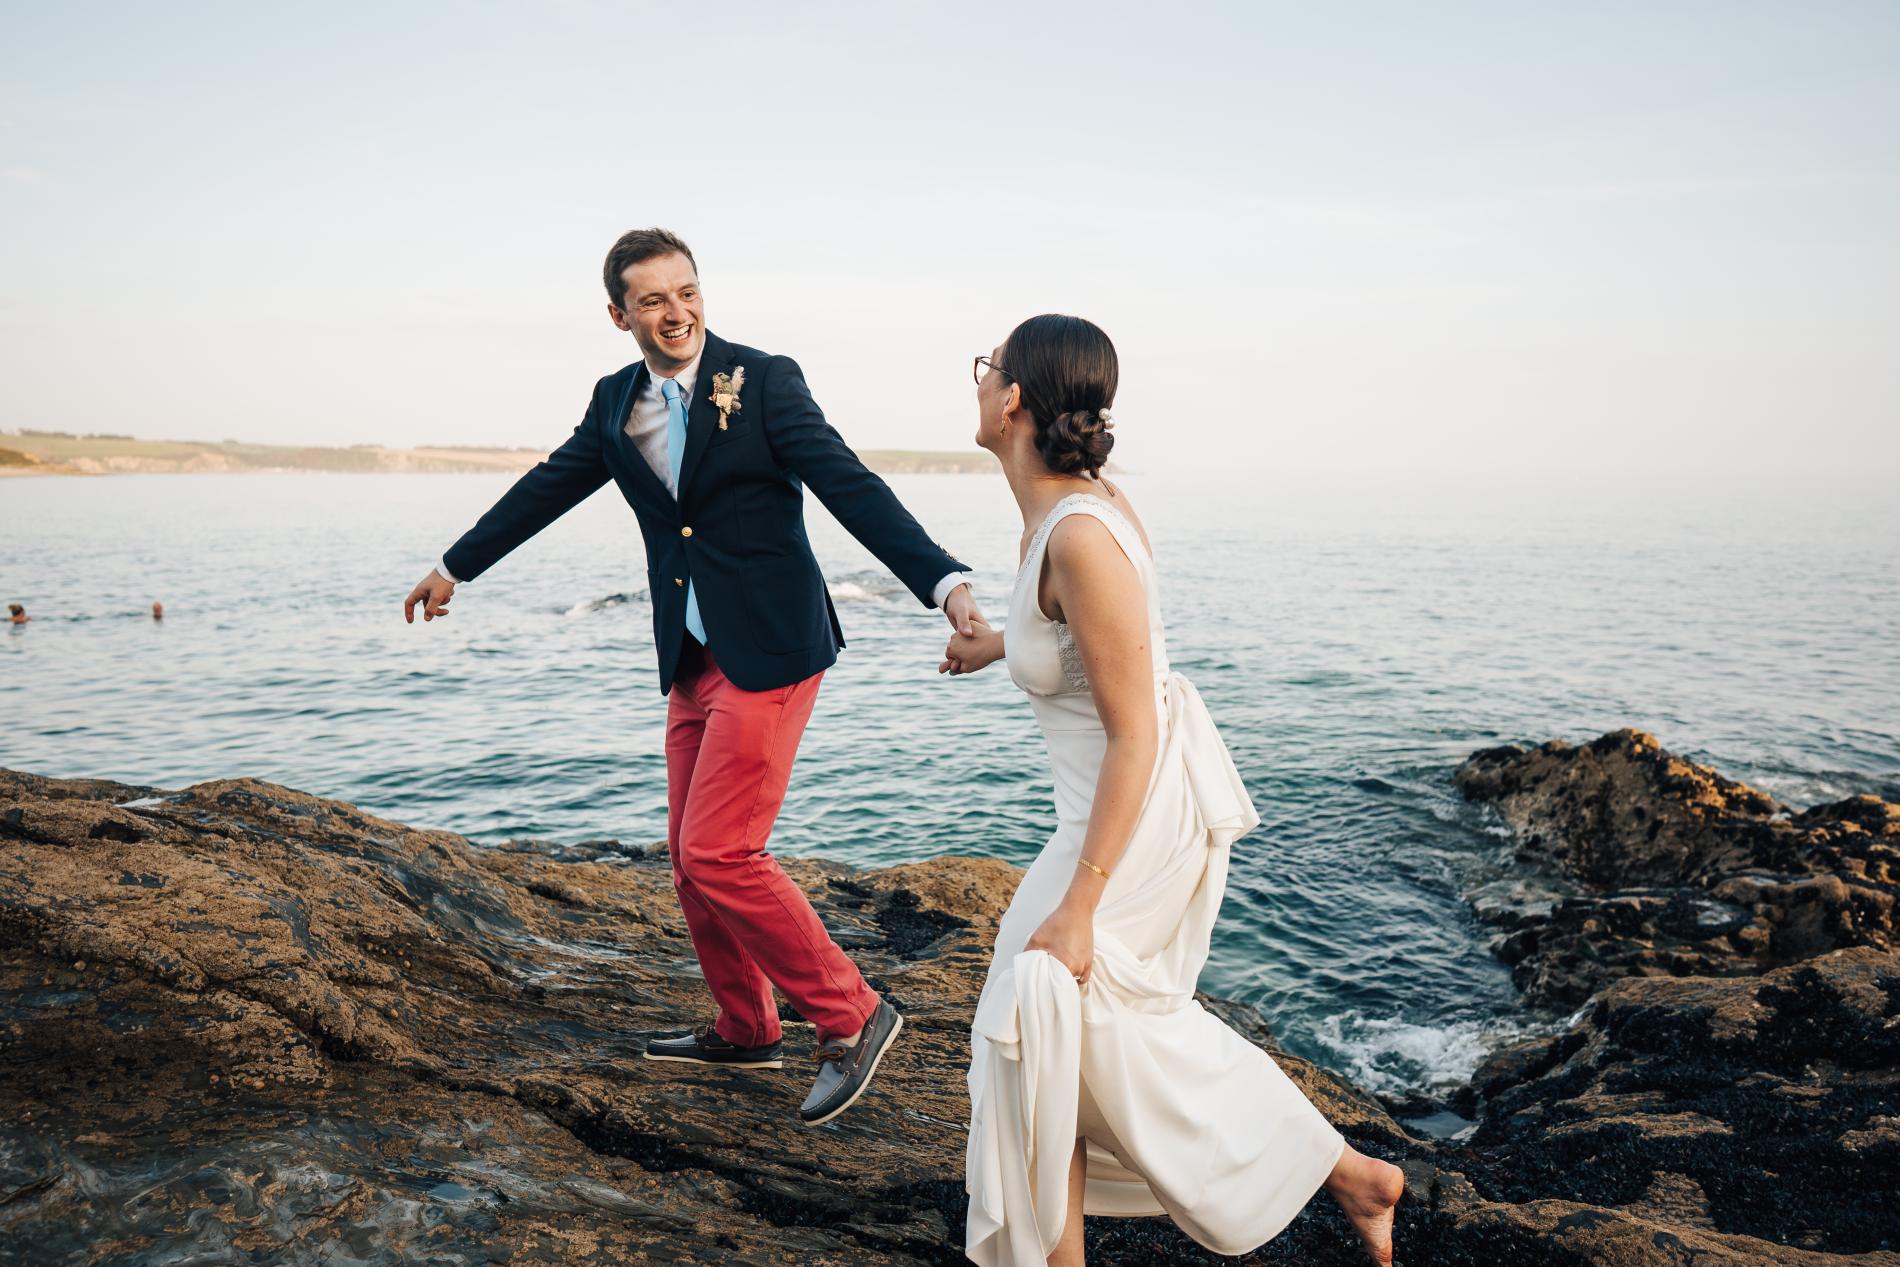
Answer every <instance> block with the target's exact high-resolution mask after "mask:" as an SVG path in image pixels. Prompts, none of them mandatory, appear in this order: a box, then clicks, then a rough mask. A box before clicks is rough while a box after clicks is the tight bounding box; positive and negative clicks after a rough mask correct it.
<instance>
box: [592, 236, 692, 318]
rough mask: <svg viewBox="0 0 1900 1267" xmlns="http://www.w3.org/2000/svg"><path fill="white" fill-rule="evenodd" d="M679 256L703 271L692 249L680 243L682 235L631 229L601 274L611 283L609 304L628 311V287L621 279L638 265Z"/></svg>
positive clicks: (603, 279) (614, 249)
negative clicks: (628, 270) (625, 308)
mask: <svg viewBox="0 0 1900 1267" xmlns="http://www.w3.org/2000/svg"><path fill="white" fill-rule="evenodd" d="M675 252H678V253H679V254H681V255H684V256H685V257H686V260H687V262H688V263H690V264H691V265H692V266H693V271H694V272H695V273H697V272H698V271H699V261H698V260H696V259H694V258H693V251H692V248H691V247H689V246H687V245H686V243H684V242H682V241H680V239H679V235H678V234H674V233H668V232H667V231H666V230H665V229H628V230H627V231H626V232H625V233H623V234H621V235H620V240H619V241H618V242H615V243H614V245H613V249H612V250H610V251H608V252H607V264H606V267H605V268H603V269H602V270H601V280H602V281H604V282H606V283H607V298H608V300H609V301H611V302H612V304H613V305H614V307H616V308H621V307H625V306H626V302H627V284H626V282H625V281H624V280H622V277H621V275H622V274H623V273H625V272H626V271H627V269H628V268H629V267H631V266H632V265H634V264H639V263H643V262H644V261H646V260H650V259H652V258H654V257H655V256H658V255H672V254H674V253H675Z"/></svg>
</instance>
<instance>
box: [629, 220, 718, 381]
mask: <svg viewBox="0 0 1900 1267" xmlns="http://www.w3.org/2000/svg"><path fill="white" fill-rule="evenodd" d="M620 278H621V280H622V281H623V282H625V283H626V291H625V296H626V307H624V308H622V307H620V306H618V305H616V304H609V305H607V315H608V316H610V317H612V318H613V323H614V324H615V325H617V326H619V327H620V328H621V329H622V330H626V331H629V332H631V333H632V335H633V338H634V342H636V343H638V344H639V345H640V353H641V355H642V356H644V357H645V358H646V363H647V368H648V369H649V370H651V371H653V372H654V373H655V374H658V375H659V376H660V377H662V378H672V377H673V376H674V375H675V374H677V373H679V372H680V371H681V370H683V369H685V368H686V367H687V366H688V365H691V364H692V363H693V358H694V357H696V356H698V355H699V352H700V349H701V348H703V347H705V346H706V305H705V300H704V299H703V298H702V297H701V295H700V293H699V271H698V270H697V269H695V268H694V267H693V262H692V261H691V260H689V259H687V258H686V257H685V256H684V255H681V254H679V253H678V252H677V251H675V252H672V253H669V254H666V255H656V256H654V257H653V258H652V259H648V260H641V261H640V262H639V263H638V264H629V265H627V267H626V270H625V271H624V272H622V273H621V274H620Z"/></svg>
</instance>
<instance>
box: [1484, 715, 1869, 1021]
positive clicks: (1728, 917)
mask: <svg viewBox="0 0 1900 1267" xmlns="http://www.w3.org/2000/svg"><path fill="white" fill-rule="evenodd" d="M1454 778H1455V781H1456V782H1457V784H1458V787H1459V788H1460V789H1461V790H1462V791H1463V792H1464V794H1465V795H1466V796H1468V797H1470V798H1472V799H1473V800H1481V801H1486V802H1489V803H1490V804H1491V805H1493V806H1495V807H1496V809H1497V811H1498V813H1499V814H1500V815H1501V816H1502V817H1503V819H1504V821H1505V822H1506V823H1507V824H1509V826H1510V827H1511V828H1512V830H1513V832H1514V833H1515V837H1516V841H1517V845H1518V857H1519V858H1520V859H1521V860H1523V861H1524V862H1526V863H1531V864H1535V865H1542V866H1545V867H1548V868H1551V869H1553V871H1554V873H1555V874H1554V876H1553V877H1552V884H1553V886H1554V887H1553V889H1546V890H1540V891H1535V892H1531V893H1525V892H1523V891H1520V892H1516V893H1504V894H1498V893H1489V894H1484V895H1481V897H1480V900H1479V902H1478V904H1477V909H1478V913H1479V914H1480V916H1481V917H1484V918H1487V919H1490V920H1492V921H1493V922H1495V923H1497V924H1500V925H1502V926H1503V927H1504V929H1505V930H1506V931H1505V934H1504V936H1503V937H1502V938H1501V939H1500V941H1499V942H1498V945H1497V952H1498V954H1499V955H1500V956H1501V957H1502V958H1503V959H1504V960H1505V962H1507V963H1509V964H1511V965H1512V973H1513V977H1514V979H1515V980H1516V982H1517V985H1518V987H1519V988H1520V989H1522V990H1523V991H1524V993H1525V996H1526V999H1527V1001H1529V1002H1532V1003H1536V1004H1548V1005H1556V1006H1564V1007H1570V1006H1574V1005H1576V1004H1579V1003H1581V1002H1583V1000H1585V999H1587V998H1589V997H1590V996H1591V995H1593V994H1595V993H1596V992H1597V991H1598V990H1600V989H1602V988H1603V987H1604V986H1606V985H1608V984H1609V983H1610V982H1612V981H1614V980H1616V979H1617V978H1619V977H1626V976H1678V977H1680V976H1737V975H1744V974H1754V973H1760V972H1764V971H1767V970H1769V969H1772V968H1776V967H1780V966H1783V965H1787V964H1794V963H1799V962H1801V961H1802V960H1804V959H1808V958H1810V957H1812V956H1814V955H1818V954H1822V953H1825V952H1827V951H1829V950H1836V949H1843V948H1846V947H1853V946H1866V947H1870V948H1873V949H1877V950H1889V951H1890V950H1893V949H1895V948H1896V947H1897V946H1900V933H1897V931H1896V918H1897V917H1900V806H1894V805H1889V804H1888V803H1887V802H1885V801H1882V800H1880V799H1879V798H1877V797H1872V796H1859V797H1853V798H1851V799H1849V800H1845V801H1838V802H1835V803H1833V804H1829V805H1816V806H1814V807H1813V808H1811V809H1808V810H1805V811H1803V812H1801V813H1799V814H1795V813H1792V812H1791V811H1790V810H1789V809H1788V808H1787V807H1786V806H1784V805H1782V804H1780V803H1779V802H1777V801H1775V800H1774V799H1773V798H1772V797H1770V796H1768V795H1766V794H1765V793H1763V792H1759V791H1757V790H1755V789H1754V788H1752V787H1749V786H1748V785H1746V784H1743V783H1736V782H1733V781H1731V780H1729V779H1725V778H1723V777H1722V776H1721V775H1719V774H1717V773H1716V772H1715V771H1713V770H1710V769H1708V768H1707V767H1706V766H1699V765H1696V764H1694V763H1692V762H1688V761H1684V760H1683V759H1682V758H1680V757H1677V756H1674V755H1673V754H1671V753H1668V752H1665V751H1664V750H1663V748H1662V746H1661V745H1660V744H1659V743H1657V741H1656V739H1655V737H1654V736H1652V735H1647V734H1644V733H1643V732H1641V731H1637V730H1620V731H1617V732H1616V733H1614V734H1609V735H1605V736H1603V737H1602V738H1600V739H1597V740H1595V741H1593V742H1591V743H1588V744H1584V745H1583V746H1581V747H1573V746H1571V745H1570V744H1566V743H1563V742H1561V741H1556V742H1552V743H1547V744H1544V745H1542V746H1541V747H1538V748H1494V749H1490V750H1488V751H1485V752H1479V753H1476V754H1474V755H1473V756H1471V757H1469V758H1468V759H1467V760H1466V761H1465V762H1464V764H1462V765H1461V766H1459V767H1458V770H1457V773H1456V775H1455V776H1454ZM1515 883H1516V884H1517V885H1519V886H1520V890H1521V886H1522V882H1521V881H1518V882H1515Z"/></svg>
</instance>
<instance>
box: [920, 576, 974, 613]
mask: <svg viewBox="0 0 1900 1267" xmlns="http://www.w3.org/2000/svg"><path fill="white" fill-rule="evenodd" d="M969 584H970V574H969V573H968V572H952V573H951V574H950V575H948V576H946V577H944V578H943V579H942V580H941V581H938V582H937V588H936V589H934V590H932V591H930V605H931V606H932V607H942V606H943V604H944V600H946V599H948V598H949V597H950V591H951V590H953V589H955V588H956V587H957V586H959V585H969ZM970 592H971V593H973V594H974V593H975V592H976V589H975V587H974V586H972V587H971V590H970Z"/></svg>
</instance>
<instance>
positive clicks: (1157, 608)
mask: <svg viewBox="0 0 1900 1267" xmlns="http://www.w3.org/2000/svg"><path fill="white" fill-rule="evenodd" d="M1072 514H1087V515H1093V516H1095V517H1096V518H1098V519H1100V520H1101V521H1102V522H1103V523H1104V524H1106V525H1107V526H1108V528H1109V530H1110V531H1111V532H1113V533H1114V534H1115V539H1116V540H1117V541H1118V542H1120V543H1121V547H1122V549H1123V550H1124V551H1125V552H1126V553H1127V554H1128V557H1129V558H1130V559H1131V560H1132V561H1133V562H1134V565H1135V570H1136V571H1137V572H1138V573H1139V574H1140V576H1141V582H1142V586H1143V588H1144V590H1145V591H1146V593H1147V601H1148V624H1149V630H1150V634H1151V645H1152V647H1153V656H1154V696H1155V713H1156V717H1157V719H1158V721H1159V726H1160V730H1159V739H1160V753H1159V756H1158V758H1157V760H1156V764H1155V770H1154V775H1153V778H1152V780H1151V782H1150V785H1149V790H1148V797H1147V801H1146V803H1145V805H1144V806H1143V808H1142V811H1141V815H1140V818H1139V820H1138V822H1137V824H1136V826H1135V829H1134V832H1133V835H1132V836H1131V837H1130V839H1129V842H1128V847H1127V849H1126V851H1125V852H1124V853H1123V854H1122V856H1121V858H1120V860H1119V861H1118V862H1117V863H1116V865H1115V866H1114V868H1113V869H1112V877H1111V878H1110V880H1109V881H1108V883H1107V886H1106V888H1105V890H1104V892H1103V894H1102V900H1101V903H1100V905H1098V906H1097V908H1096V911H1095V929H1094V933H1095V966H1094V969H1093V971H1092V972H1091V974H1090V977H1089V983H1088V985H1087V986H1086V987H1080V986H1078V985H1077V984H1076V982H1075V978H1074V977H1073V976H1071V975H1070V973H1069V971H1068V969H1067V968H1065V967H1064V966H1063V965H1062V963H1061V962H1060V961H1059V960H1057V959H1055V958H1054V957H1053V956H1051V955H1049V954H1048V953H1047V952H1045V951H1040V950H1035V951H1024V950H1023V943H1024V942H1026V941H1027V940H1028V939H1029V936H1030V934H1031V933H1033V932H1035V930H1036V928H1037V926H1038V925H1040V924H1041V923H1042V921H1043V920H1044V918H1046V917H1047V916H1048V915H1049V913H1050V912H1051V911H1053V910H1054V909H1055V907H1056V906H1057V904H1058V903H1059V902H1060V901H1061V899H1062V895H1063V893H1064V892H1065V891H1066V890H1067V889H1068V887H1069V882H1070V881H1071V879H1073V877H1074V875H1075V871H1076V861H1075V860H1076V858H1077V856H1078V855H1079V854H1080V852H1081V848H1082V839H1083V835H1084V833H1085V831H1086V830H1087V827H1088V819H1089V809H1090V805H1091V803H1092V802H1093V800H1094V797H1095V777H1096V773H1097V771H1099V770H1100V768H1101V763H1102V756H1103V753H1104V751H1105V748H1106V744H1107V735H1106V733H1105V732H1104V730H1103V728H1102V722H1101V718H1100V717H1098V716H1097V714H1096V711H1095V702H1094V699H1093V697H1092V696H1091V695H1090V693H1089V687H1088V679H1087V678H1086V677H1085V676H1084V674H1083V670H1082V663H1081V658H1080V656H1079V655H1078V654H1077V653H1076V649H1075V644H1074V643H1073V641H1071V640H1070V638H1069V636H1068V627H1067V626H1066V625H1064V624H1061V623H1059V622H1056V621H1052V620H1050V619H1049V618H1048V617H1047V616H1045V615H1043V613H1042V609H1041V607H1040V605H1039V603H1038V599H1037V589H1038V585H1039V579H1040V577H1041V573H1042V556H1043V551H1044V549H1045V548H1046V546H1047V543H1048V540H1049V532H1050V530H1051V529H1052V528H1054V527H1055V525H1056V523H1057V522H1058V521H1059V520H1061V519H1062V518H1063V517H1064V516H1067V515H1072ZM1004 645H1005V651H1006V655H1005V659H1006V661H1007V663H1008V665H1009V674H1010V677H1011V678H1012V679H1013V680H1014V681H1015V683H1016V685H1017V686H1019V687H1021V688H1022V689H1023V691H1025V692H1026V693H1027V694H1028V696H1029V701H1030V704H1031V705H1032V706H1033V707H1034V709H1035V713H1036V721H1037V724H1038V725H1039V726H1040V727H1041V729H1042V734H1043V739H1044V740H1045V741H1046V743H1047V744H1048V748H1049V761H1050V765H1051V766H1052V767H1053V770H1054V775H1055V809H1056V823H1057V826H1056V831H1055V834H1054V835H1053V836H1051V837H1050V838H1049V843H1048V844H1046V845H1044V846H1043V848H1042V852H1041V853H1040V854H1038V855H1037V857H1036V860H1035V862H1034V864H1033V865H1031V866H1030V868H1029V873H1028V874H1027V875H1026V876H1024V877H1023V882H1022V885H1021V887H1020V888H1018V889H1017V890H1016V896H1015V897H1014V899H1012V900H1011V902H1010V904H1009V910H1008V911H1007V912H1006V913H1005V914H1004V916H1003V920H1002V923H1001V925H1000V926H999V927H998V929H997V933H996V948H995V953H994V957H993V958H992V960H991V962H990V969H989V975H988V977H987V978H986V979H985V980H984V983H983V992H982V994H981V995H980V996H979V998H978V1000H977V1006H976V1018H975V1022H974V1024H973V1026H972V1029H971V1035H970V1057H971V1059H970V1072H969V1084H970V1139H969V1147H968V1153H967V1155H966V1158H965V1172H964V1186H965V1188H966V1189H967V1190H968V1192H969V1195H970V1209H969V1216H968V1221H967V1223H966V1225H965V1231H964V1249H965V1252H966V1253H967V1254H968V1256H969V1257H970V1258H971V1259H973V1260H974V1261H976V1262H978V1263H982V1264H994V1265H996V1267H1003V1265H1007V1267H1043V1264H1044V1261H1045V1259H1046V1258H1047V1256H1048V1253H1049V1251H1050V1250H1051V1249H1052V1248H1053V1247H1054V1245H1055V1242H1056V1239H1057V1238H1058V1237H1059V1236H1060V1235H1061V1233H1062V1227H1063V1222H1064V1220H1065V1219H1066V1217H1067V1215H1068V1175H1069V1159H1070V1155H1071V1154H1072V1153H1073V1152H1074V1149H1075V1141H1076V1138H1077V1137H1078V1136H1083V1137H1086V1138H1087V1140H1088V1186H1087V1190H1086V1193H1085V1195H1084V1198H1083V1206H1082V1208H1083V1212H1084V1213H1085V1214H1091V1215H1096V1214H1105V1215H1152V1214H1167V1215H1169V1216H1170V1217H1172V1218H1173V1219H1174V1221H1175V1222H1176V1223H1177V1224H1179V1225H1180V1226H1181V1228H1182V1229H1183V1230H1184V1231H1186V1232H1187V1234H1188V1235H1190V1236H1192V1237H1193V1238H1194V1239H1195V1240H1196V1241H1198V1242H1199V1243H1200V1244H1202V1245H1204V1246H1206V1247H1207V1248H1208V1249H1210V1250H1213V1251H1214V1252H1215V1253H1219V1254H1240V1253H1244V1252H1246V1251H1248V1250H1251V1249H1254V1248H1256V1247H1257V1246H1259V1245H1261V1244H1263V1243H1264V1242H1266V1241H1268V1240H1270V1239H1272V1237H1273V1236H1275V1235H1276V1234H1277V1233H1278V1232H1279V1231H1280V1230H1281V1229H1282V1228H1284V1227H1285V1226H1286V1225H1287V1223H1289V1222H1290V1221H1291V1220H1292V1218H1293V1216H1294V1215H1296V1214H1298V1213H1299V1211H1300V1209H1301V1208H1302V1207H1303V1206H1305V1204H1306V1203H1307V1201H1308V1200H1309V1199H1310V1198H1311V1197H1312V1196H1313V1194H1314V1193H1315V1192H1316V1191H1318V1189H1319V1188H1320V1186H1321V1185H1322V1184H1323V1183H1324V1182H1325V1180H1326V1177H1327V1176H1328V1175H1329V1174H1331V1173H1332V1169H1333V1166H1334V1165H1335V1164H1336V1163H1337V1162H1338V1160H1339V1157H1340V1154H1341V1153H1342V1152H1343V1151H1344V1149H1345V1146H1346V1140H1345V1137H1344V1136H1342V1135H1341V1134H1340V1133H1339V1132H1338V1131H1337V1130H1336V1129H1334V1127H1333V1126H1332V1124H1331V1123H1329V1122H1328V1121H1327V1120H1326V1119H1325V1117H1323V1116H1322V1115H1321V1114H1320V1112H1319V1110H1318V1109H1316V1108H1315V1107H1314V1106H1313V1104H1312V1102H1311V1101H1309V1100H1308V1099H1307V1098H1306V1097H1305V1095H1303V1094H1302V1093H1301V1092H1300V1089H1299V1088H1298V1087H1297V1086H1296V1085H1294V1083H1293V1081H1292V1080H1291V1079H1290V1078H1288V1077H1287V1075H1286V1074H1285V1073H1284V1072H1283V1071H1282V1070H1281V1069H1280V1067H1279V1066H1278V1065H1277V1064H1275V1063H1274V1061H1273V1059H1272V1058H1271V1057H1270V1056H1268V1055H1267V1054H1266V1053H1265V1052H1264V1051H1262V1050H1260V1049H1259V1048H1258V1047H1255V1046H1254V1045H1253V1044H1252V1043H1250V1042H1248V1041H1247V1040H1246V1039H1244V1038H1242V1037H1241V1036H1240V1035H1238V1034H1236V1033H1235V1032H1234V1031H1233V1030H1231V1029H1229V1028H1228V1027H1227V1026H1226V1025H1225V1024H1223V1023H1222V1022H1221V1021H1220V1020H1219V1019H1217V1018H1216V1017H1215V1016H1214V1015H1213V1014H1212V1013H1210V1012H1208V1011H1206V1010H1205V1009H1203V1008H1202V1007H1201V1005H1200V1004H1199V1003H1197V1002H1196V1001H1195V999H1194V984H1195V980H1196V978H1197V977H1198V976H1199V975H1200V972H1201V967H1202V965H1203V964H1204V963H1206V961H1207V952H1208V941H1209V937H1210V935H1211V934H1212V932H1213V928H1214V919H1215V916H1216V915H1217V914H1218V912H1219V910H1220V903H1221V896H1222V893H1223V891H1224V890H1225V888H1226V883H1227V858H1228V847H1229V846H1230V845H1231V844H1232V842H1233V841H1234V840H1235V838H1237V837H1238V836H1240V835H1241V834H1242V833H1244V832H1246V831H1247V830H1248V829H1249V828H1251V827H1253V826H1254V825H1255V824H1257V823H1258V822H1259V821H1260V819H1259V816H1258V815H1257V814H1256V813H1255V811H1254V807H1253V802H1252V801H1251V800H1250V799H1249V798H1248V795H1247V790H1246V787H1245V786H1244V785H1243V784H1242V783H1241V780H1240V774H1239V772H1238V771H1237V770H1235V768H1234V764H1233V760H1232V758H1231V757H1229V756H1228V753H1227V748H1226V745H1225V744H1224V743H1223V742H1222V741H1221V737H1220V734H1219V732H1218V731H1216V730H1215V728H1214V722H1213V719H1212V718H1211V717H1210V716H1209V715H1208V712H1207V709H1206V707H1205V706H1204V705H1203V704H1202V702H1201V697H1200V694H1199V693H1198V692H1197V691H1196V690H1195V689H1194V686H1193V684H1192V683H1190V682H1189V681H1188V680H1187V679H1186V678H1184V677H1183V676H1181V675H1180V674H1179V673H1175V672H1173V671H1171V670H1170V669H1169V667H1168V656H1167V648H1166V643H1165V641H1164V634H1163V630H1162V625H1161V605H1160V599H1159V596H1158V594H1157V587H1156V582H1155V569H1154V562H1153V560H1152V559H1151V558H1149V556H1148V552H1147V550H1146V549H1145V548H1144V547H1143V545H1142V542H1141V534H1140V533H1139V532H1137V531H1136V529H1135V527H1134V525H1133V524H1132V523H1130V522H1129V521H1128V520H1127V519H1126V518H1125V517H1123V516H1122V514H1121V513H1120V512H1119V511H1117V510H1116V509H1115V508H1114V507H1113V506H1112V505H1110V504H1109V503H1108V502H1106V501H1104V500H1103V499H1101V498H1099V497H1095V496H1091V495H1089V494H1086V493H1078V494H1076V495H1074V496H1071V497H1065V498H1064V499H1062V500H1061V501H1060V502H1058V503H1057V504H1056V505H1055V507H1054V508H1053V509H1051V510H1050V512H1049V515H1048V517H1047V518H1046V519H1044V520H1043V522H1042V525H1041V527H1040V528H1038V529H1037V531H1036V535H1035V538H1034V539H1033V540H1032V541H1031V542H1030V546H1029V550H1028V553H1027V554H1026V556H1025V557H1024V559H1023V562H1022V567H1021V568H1020V569H1019V570H1018V572H1017V575H1016V587H1015V590H1014V592H1013V593H1012V595H1011V597H1010V606H1009V623H1008V625H1007V626H1006V639H1005V644H1004Z"/></svg>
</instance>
